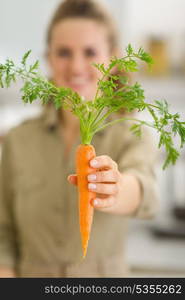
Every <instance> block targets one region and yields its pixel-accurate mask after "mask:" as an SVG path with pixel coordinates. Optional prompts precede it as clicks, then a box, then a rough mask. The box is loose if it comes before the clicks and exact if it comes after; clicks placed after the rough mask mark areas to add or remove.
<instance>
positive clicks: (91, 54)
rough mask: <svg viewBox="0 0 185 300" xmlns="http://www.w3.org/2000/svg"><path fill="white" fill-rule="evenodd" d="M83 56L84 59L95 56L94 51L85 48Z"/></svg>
mask: <svg viewBox="0 0 185 300" xmlns="http://www.w3.org/2000/svg"><path fill="white" fill-rule="evenodd" d="M85 56H86V57H93V56H96V50H95V49H93V48H87V49H85Z"/></svg>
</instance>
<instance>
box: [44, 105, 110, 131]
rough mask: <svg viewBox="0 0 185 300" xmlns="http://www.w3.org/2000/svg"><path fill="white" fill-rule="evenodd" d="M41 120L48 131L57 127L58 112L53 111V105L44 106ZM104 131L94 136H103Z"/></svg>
mask: <svg viewBox="0 0 185 300" xmlns="http://www.w3.org/2000/svg"><path fill="white" fill-rule="evenodd" d="M42 118H43V121H44V127H45V128H46V129H47V130H48V131H54V130H55V129H56V128H57V127H58V125H59V115H58V111H57V110H56V109H55V107H54V105H53V103H48V104H47V105H45V106H44V109H43V113H42ZM104 132H105V131H104V130H101V131H98V132H97V133H96V135H98V136H103V135H104Z"/></svg>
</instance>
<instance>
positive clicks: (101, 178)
mask: <svg viewBox="0 0 185 300" xmlns="http://www.w3.org/2000/svg"><path fill="white" fill-rule="evenodd" d="M87 179H88V181H90V182H112V183H114V182H115V183H116V182H117V181H118V180H119V174H118V171H116V170H112V169H111V170H108V171H101V172H96V173H92V174H90V175H88V176H87Z"/></svg>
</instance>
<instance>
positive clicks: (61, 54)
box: [56, 48, 71, 57]
mask: <svg viewBox="0 0 185 300" xmlns="http://www.w3.org/2000/svg"><path fill="white" fill-rule="evenodd" d="M56 54H57V56H59V57H69V56H70V55H71V51H70V50H69V49H68V48H60V49H58V50H57V51H56Z"/></svg>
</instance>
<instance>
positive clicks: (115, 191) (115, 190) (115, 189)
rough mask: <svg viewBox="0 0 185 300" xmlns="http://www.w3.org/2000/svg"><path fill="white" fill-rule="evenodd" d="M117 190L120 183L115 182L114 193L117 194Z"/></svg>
mask: <svg viewBox="0 0 185 300" xmlns="http://www.w3.org/2000/svg"><path fill="white" fill-rule="evenodd" d="M117 192H118V185H117V184H114V185H113V194H117Z"/></svg>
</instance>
